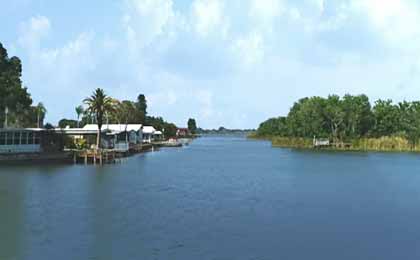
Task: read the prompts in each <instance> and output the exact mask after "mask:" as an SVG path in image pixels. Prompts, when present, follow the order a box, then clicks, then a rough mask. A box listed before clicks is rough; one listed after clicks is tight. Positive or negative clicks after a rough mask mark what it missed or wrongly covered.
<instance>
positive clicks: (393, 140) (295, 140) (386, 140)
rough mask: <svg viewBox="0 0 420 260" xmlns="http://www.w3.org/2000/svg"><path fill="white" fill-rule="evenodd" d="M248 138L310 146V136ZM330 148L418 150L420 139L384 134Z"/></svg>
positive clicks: (282, 145) (287, 146)
mask: <svg viewBox="0 0 420 260" xmlns="http://www.w3.org/2000/svg"><path fill="white" fill-rule="evenodd" d="M250 138H256V139H266V140H270V141H271V142H272V144H273V146H276V147H285V148H312V147H313V140H312V139H311V138H301V137H278V136H265V137H261V136H256V135H253V136H250ZM322 149H331V150H347V151H378V152H420V140H419V141H418V142H416V144H413V143H412V142H409V141H408V140H407V139H406V138H404V137H401V136H384V137H380V138H360V139H355V140H353V141H351V142H350V144H349V145H346V146H340V147H336V146H332V147H329V148H322Z"/></svg>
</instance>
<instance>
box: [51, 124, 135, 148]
mask: <svg viewBox="0 0 420 260" xmlns="http://www.w3.org/2000/svg"><path fill="white" fill-rule="evenodd" d="M56 131H61V132H62V133H64V134H65V135H67V136H69V137H71V138H72V139H74V140H77V139H85V140H90V141H88V145H94V144H95V143H96V135H97V132H98V125H96V124H89V125H86V126H84V127H83V128H64V129H56ZM101 133H102V136H103V138H102V139H101V140H102V147H104V148H113V149H115V150H120V151H128V150H129V149H130V145H136V144H141V143H142V136H143V133H142V125H141V124H104V125H102V128H101Z"/></svg>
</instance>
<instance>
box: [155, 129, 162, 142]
mask: <svg viewBox="0 0 420 260" xmlns="http://www.w3.org/2000/svg"><path fill="white" fill-rule="evenodd" d="M153 139H154V140H155V141H162V140H163V133H162V131H155V132H154V134H153Z"/></svg>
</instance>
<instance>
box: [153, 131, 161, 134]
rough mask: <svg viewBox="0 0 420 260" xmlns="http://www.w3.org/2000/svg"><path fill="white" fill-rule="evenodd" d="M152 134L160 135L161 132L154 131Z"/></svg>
mask: <svg viewBox="0 0 420 260" xmlns="http://www.w3.org/2000/svg"><path fill="white" fill-rule="evenodd" d="M154 134H155V135H162V132H161V131H156V132H155V133H154Z"/></svg>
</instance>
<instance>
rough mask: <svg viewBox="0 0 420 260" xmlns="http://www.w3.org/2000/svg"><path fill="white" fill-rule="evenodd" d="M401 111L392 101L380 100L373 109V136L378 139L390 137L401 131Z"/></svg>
mask: <svg viewBox="0 0 420 260" xmlns="http://www.w3.org/2000/svg"><path fill="white" fill-rule="evenodd" d="M399 115H400V111H399V108H398V106H397V105H394V104H392V100H390V99H388V100H381V99H380V100H378V101H376V102H375V106H374V107H373V117H374V126H373V130H372V132H373V135H374V136H376V137H381V136H390V135H393V134H396V133H397V132H398V130H399V125H400V124H399V123H400V119H399Z"/></svg>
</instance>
